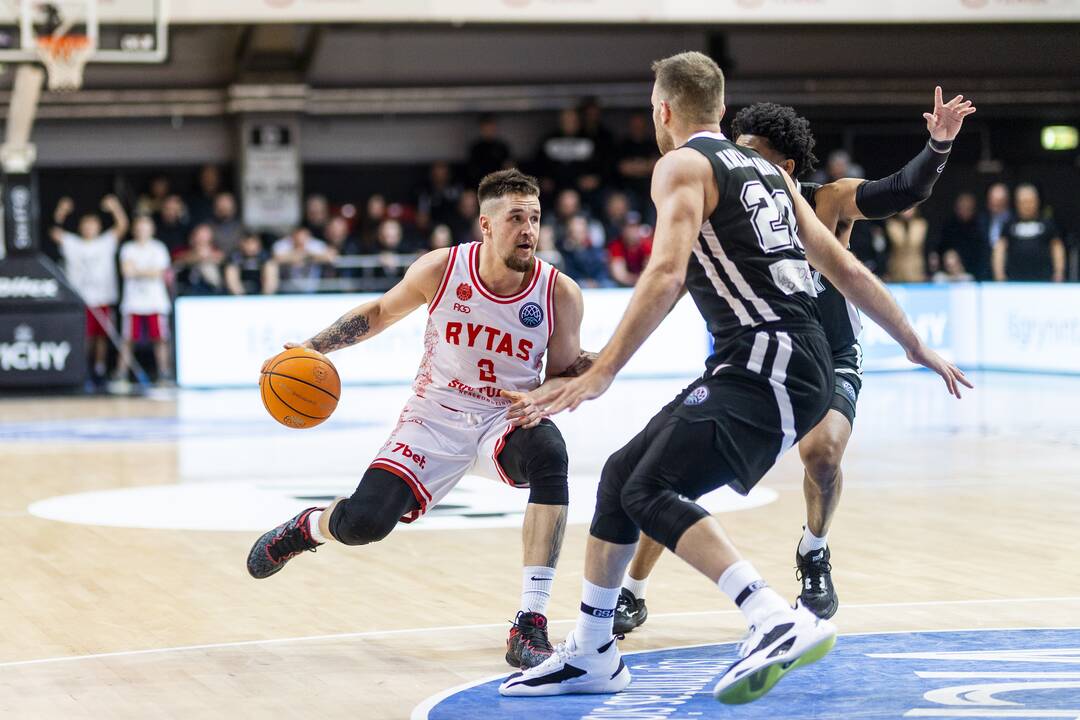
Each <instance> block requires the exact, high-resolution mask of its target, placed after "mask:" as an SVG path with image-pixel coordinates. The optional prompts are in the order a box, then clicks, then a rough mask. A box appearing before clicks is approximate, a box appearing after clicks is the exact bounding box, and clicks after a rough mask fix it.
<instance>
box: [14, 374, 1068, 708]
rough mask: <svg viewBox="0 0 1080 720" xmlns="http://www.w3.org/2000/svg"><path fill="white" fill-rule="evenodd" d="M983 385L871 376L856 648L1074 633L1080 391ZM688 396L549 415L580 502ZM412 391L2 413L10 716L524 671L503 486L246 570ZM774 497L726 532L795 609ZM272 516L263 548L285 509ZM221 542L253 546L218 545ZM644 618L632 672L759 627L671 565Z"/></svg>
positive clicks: (795, 520) (849, 617)
mask: <svg viewBox="0 0 1080 720" xmlns="http://www.w3.org/2000/svg"><path fill="white" fill-rule="evenodd" d="M975 379H976V381H977V382H978V384H979V388H978V389H977V390H976V391H973V392H970V393H969V394H968V395H967V397H965V399H964V400H963V401H961V402H955V401H950V400H949V399H948V397H947V396H946V395H945V392H944V391H943V389H942V388H940V387H939V382H938V381H937V379H936V378H933V377H931V376H929V375H926V374H922V373H912V374H880V375H870V376H868V378H867V381H866V390H865V394H864V399H863V401H862V402H861V404H860V407H859V411H860V417H859V420H858V422H857V426H856V431H855V436H854V438H853V440H852V443H851V447H850V452H849V456H848V459H847V462H846V464H845V469H846V474H847V478H848V483H847V488H846V490H845V497H844V501H843V503H842V506H841V511H840V515H839V518H838V520H837V523H836V527H835V529H834V532H833V534H832V536H831V541H830V544H831V546H832V548H833V561H834V567H835V573H834V577H835V580H836V584H837V588H838V591H839V594H840V599H841V609H840V612H839V614H838V616H837V618H836V622H837V624H838V625H839V627H840V629H841V633H842V634H844V633H861V632H870V631H906V630H952V629H962V628H1021V627H1022V628H1032V627H1036V628H1037V627H1077V626H1080V573H1078V572H1077V570H1078V568H1080V564H1078V562H1077V559H1076V552H1077V547H1078V541H1077V537H1078V536H1077V523H1076V518H1077V516H1078V515H1080V483H1078V480H1077V474H1076V466H1077V457H1078V454H1080V413H1077V412H1076V407H1077V406H1078V405H1080V379H1078V378H1066V377H1037V376H1017V375H990V374H987V375H982V376H976V378H975ZM679 384H680V383H679V381H677V380H673V381H650V382H642V381H638V382H623V383H619V384H616V386H615V387H614V388H613V389H612V391H611V392H610V393H609V395H608V396H606V397H605V398H604V399H602V400H600V401H598V402H596V403H593V404H592V405H591V406H588V407H586V408H583V409H582V410H581V411H579V412H578V413H575V414H573V415H569V416H566V417H565V418H560V419H559V423H560V426H562V427H563V430H564V433H565V434H566V436H567V439H568V443H569V446H570V452H571V455H570V459H571V470H572V473H573V475H574V478H572V481H574V482H579V483H587V482H589V481H591V482H593V483H595V476H596V475H597V474H598V471H599V467H600V466H601V465H602V462H603V459H604V457H606V454H607V453H609V452H611V451H612V450H614V449H616V448H617V447H618V446H619V445H620V444H621V443H622V442H624V441H625V440H626V439H628V438H629V437H630V435H631V434H632V433H633V432H635V431H636V430H637V429H638V428H639V426H640V424H641V423H643V422H644V420H645V419H646V418H647V417H648V415H649V414H650V413H651V412H652V411H653V410H655V409H656V408H657V407H659V405H660V403H661V402H662V401H663V399H664V398H666V397H668V396H670V395H671V394H673V392H674V391H675V390H676V389H677V388H678V386H679ZM406 392H407V389H405V388H378V389H370V388H355V387H354V388H346V390H345V393H344V395H343V398H342V406H341V408H340V409H339V413H340V417H338V416H335V418H333V419H332V420H331V421H330V422H328V423H326V425H325V426H324V427H322V428H317V429H313V430H310V431H288V430H285V429H279V428H277V427H275V426H274V424H273V422H272V421H271V420H270V419H269V418H267V417H265V415H263V414H262V409H261V407H259V405H258V398H257V395H256V392H255V391H254V390H250V391H243V392H234V393H214V394H199V393H181V394H180V396H179V397H178V398H173V399H107V398H87V399H83V398H70V399H16V400H4V401H2V402H0V458H2V465H0V466H2V467H3V473H2V475H0V488H2V491H3V492H2V495H0V515H2V516H3V519H4V527H5V529H6V533H5V536H6V543H5V546H6V550H5V552H4V553H3V556H2V560H0V563H2V565H0V575H2V577H3V578H4V584H3V589H2V591H0V608H2V611H3V615H2V616H3V619H4V622H3V632H2V633H0V716H2V717H4V718H63V719H64V720H74V719H76V718H94V719H95V720H96V719H101V718H108V719H110V720H120V719H122V718H132V719H135V718H138V719H139V720H143V719H145V718H262V717H280V716H289V717H304V718H350V719H356V718H363V719H364V720H376V719H380V718H407V717H409V716H410V713H412V711H413V708H414V707H416V706H417V705H418V704H419V703H421V702H422V701H424V700H425V699H426V698H428V697H430V696H432V695H435V694H437V693H439V692H441V691H443V690H445V689H446V688H449V687H451V686H455V685H459V684H462V683H466V682H470V681H474V680H479V679H482V678H488V677H491V676H494V675H497V674H499V673H503V672H508V671H509V668H508V667H507V666H506V665H505V663H504V661H503V658H502V655H503V642H504V639H505V636H506V632H507V629H508V627H509V624H508V621H509V620H510V618H512V617H513V615H514V612H515V610H516V603H517V597H518V593H519V580H520V570H519V564H520V539H519V533H518V532H517V530H516V529H515V528H514V527H513V523H514V522H515V517H514V515H513V513H512V512H509V511H505V510H504V511H490V512H488V511H482V510H483V503H484V502H487V501H486V500H485V499H484V497H483V493H484V492H486V491H485V490H484V489H483V488H485V487H486V486H482V485H477V486H475V487H476V488H480V490H474V489H473V486H470V492H472V493H473V495H471V496H469V497H471V498H472V499H469V497H467V498H466V502H464V503H463V504H462V506H463V507H464V506H466V505H468V503H469V502H473V503H475V504H476V507H478V508H480V510H478V511H476V512H472V513H468V512H463V513H462V515H461V516H460V517H457V516H453V512H458V511H452V512H451V513H450V515H449V516H448V517H449V519H447V518H444V517H435V516H432V517H431V518H425V519H424V520H421V521H420V522H419V523H416V525H415V527H411V528H408V529H403V530H402V531H400V532H395V533H393V534H392V535H391V536H390V537H389V538H388V539H387V540H386V541H385V542H383V543H381V544H379V545H376V546H369V547H366V548H362V549H350V548H342V547H325V548H320V549H319V551H318V552H317V553H315V554H312V555H308V556H304V557H302V558H299V559H297V560H296V561H294V562H293V563H291V564H290V566H289V567H288V568H287V569H286V570H284V571H283V572H282V573H281V574H280V575H277V576H275V577H273V578H271V579H268V580H265V581H255V580H253V579H251V578H250V577H249V576H248V575H247V573H246V571H245V567H244V559H245V557H246V554H247V551H248V548H249V547H250V545H251V543H252V541H253V540H254V539H255V538H256V537H257V536H258V534H259V531H258V529H257V528H258V527H261V526H260V525H259V523H260V522H263V518H262V517H261V516H259V512H260V508H262V509H265V507H264V504H265V502H268V501H267V500H266V499H267V498H268V497H269V495H266V494H265V493H267V492H270V491H278V490H280V491H281V492H282V493H284V495H287V496H289V497H290V501H291V502H292V503H294V504H297V506H298V507H299V506H302V504H303V503H306V504H313V502H312V501H310V500H309V498H317V497H322V496H328V495H333V494H337V493H340V492H348V490H349V488H350V486H351V485H352V484H354V483H355V481H356V479H357V478H358V477H359V475H360V474H361V472H362V469H363V467H364V466H365V465H366V463H367V460H368V459H369V458H370V456H371V453H372V452H373V451H374V450H375V448H377V446H378V445H379V444H380V443H381V440H382V437H383V436H384V435H385V432H386V431H387V430H388V429H389V427H390V424H391V422H392V421H393V420H394V418H395V417H396V415H397V410H398V405H399V402H400V400H401V399H402V398H403V397H404V393H406ZM335 423H337V425H335ZM304 468H308V470H306V471H305V470H304ZM588 478H591V480H588ZM763 486H764V488H765V489H766V490H771V491H774V492H775V498H774V499H773V498H772V494H771V493H766V496H763V497H762V499H761V502H762V503H763V504H760V505H758V506H756V507H750V508H747V509H741V510H738V511H734V512H726V513H724V514H723V516H722V518H721V519H722V521H723V523H724V525H725V527H726V528H727V529H728V531H729V532H730V533H731V535H732V537H733V538H734V539H735V541H736V543H737V544H738V545H739V547H740V548H741V549H742V550H743V551H744V552H745V554H746V555H747V556H748V557H749V558H750V559H752V560H753V562H754V563H755V564H756V566H757V567H758V568H759V569H760V570H761V571H762V572H763V574H764V575H765V577H766V578H768V579H769V580H770V582H771V584H773V585H774V586H775V587H777V588H778V589H780V590H781V591H782V592H783V593H785V594H787V595H790V596H794V595H795V593H796V592H797V586H796V582H795V579H794V570H793V564H794V562H793V553H794V548H795V543H796V541H797V539H798V537H799V532H800V526H801V521H802V498H801V470H800V467H799V464H798V458H797V455H796V454H795V453H790V454H789V455H788V456H787V457H786V458H785V459H784V461H783V462H782V463H781V464H780V465H779V466H778V467H777V468H775V469H774V470H773V472H772V473H771V474H770V475H769V476H768V477H767V478H766V480H765V481H764V483H763ZM251 487H255V488H257V489H258V490H259V492H252V493H248V492H247V490H245V488H248V489H250V488H251ZM260 492H261V493H263V494H260ZM490 492H491V493H496V494H501V495H499V498H500V500H499V501H500V502H501V501H502V500H501V498H503V497H504V495H505V494H507V493H509V495H505V496H506V497H507V498H509V499H508V500H507V502H510V503H520V502H523V498H520V497H519V496H518V495H515V494H514V491H512V490H510V489H508V488H499V487H492V488H491V489H490ZM185 493H186V494H185ZM72 495H74V497H67V498H65V497H63V496H72ZM580 495H581V493H578V494H577V495H575V502H576V501H578V500H579V499H580V497H579V496H580ZM185 497H190V498H192V501H191V504H190V507H189V506H188V505H185V504H184V503H185V502H187V501H186V500H184V498H185ZM463 497H464V496H463ZM585 497H587V494H586V495H585ZM57 498H60V500H57ZM770 500H771V501H770ZM582 502H585V503H586V504H587V501H582ZM35 503H37V504H35ZM579 504H580V503H579ZM127 505H130V508H129V509H128V510H124V509H123V507H121V506H124V507H127ZM582 512H583V513H584V515H582V514H581V513H582ZM125 513H126V514H125ZM500 513H501V515H502V517H503V520H505V522H502V526H499V523H497V522H495V521H493V520H492V518H493V517H496V516H499V515H500ZM587 514H588V508H585V509H584V510H581V509H579V510H578V513H577V515H576V516H575V517H578V518H581V517H587ZM174 515H175V516H176V518H177V519H176V522H171V520H170V518H172V517H173V516H174ZM271 515H273V516H274V517H276V520H274V521H273V522H271V523H269V524H266V525H265V527H267V528H268V527H270V526H272V525H273V524H274V523H276V522H279V521H281V520H284V519H286V518H287V517H288V511H287V510H285V514H281V512H277V513H276V514H275V513H273V512H271ZM50 518H61V519H50ZM117 518H119V519H117ZM162 518H164V520H162ZM231 518H235V519H236V523H235V526H236V527H238V528H241V529H238V530H228V529H226V528H227V527H228V526H229V523H230V520H231ZM144 519H145V522H144V521H143V520H144ZM428 520H431V521H432V522H431V524H432V527H433V528H436V529H431V528H429V529H424V527H423V525H424V523H425V522H427V521H428ZM140 525H141V526H140ZM194 527H201V528H202V529H192V528H194ZM586 532H587V526H586V525H584V524H581V523H580V522H579V523H577V524H572V525H571V526H570V528H569V530H568V533H567V540H566V545H565V549H564V552H563V557H562V560H561V563H560V575H559V577H558V578H557V580H556V587H555V593H554V596H553V601H552V606H551V609H550V612H549V616H550V617H551V619H552V621H553V632H552V636H553V640H555V639H557V638H561V636H562V635H563V634H565V632H566V631H568V630H569V629H570V627H571V621H572V619H573V618H574V616H575V615H574V614H575V612H576V608H577V603H578V594H579V587H580V579H581V569H582V562H583V548H584V540H585V537H586ZM648 603H649V608H650V616H649V620H648V622H647V623H646V625H644V626H643V627H642V628H641V629H640V630H638V631H636V632H635V633H634V634H633V635H631V636H629V637H628V638H627V639H626V640H625V641H624V643H623V648H624V649H625V650H644V649H653V648H667V647H674V646H683V645H694V644H701V643H717V642H725V641H731V640H736V639H738V638H739V637H740V636H741V635H742V633H743V630H744V626H743V623H742V618H741V616H740V615H739V614H738V613H737V612H736V611H734V609H733V608H732V607H731V606H730V603H729V602H728V601H727V599H726V598H724V597H723V596H722V595H721V594H720V593H719V592H718V591H717V590H716V589H715V588H713V587H712V586H711V585H710V584H709V583H708V582H707V581H705V580H703V579H702V578H700V577H699V576H697V575H695V574H693V573H692V572H691V571H690V570H689V569H688V568H687V567H685V566H684V565H682V563H681V562H680V561H678V560H677V559H676V558H673V557H667V558H665V559H664V560H663V561H662V562H661V565H660V567H659V569H658V571H657V574H656V575H655V577H654V578H653V580H652V582H651V584H650V587H649V593H648ZM840 642H841V644H842V643H843V642H844V638H843V637H841V640H840ZM828 662H829V659H828V658H826V660H825V661H823V662H822V663H821V666H822V667H824V666H825V665H826V664H827V663H828ZM814 672H816V670H815V669H814V668H809V669H806V670H801V671H799V673H807V674H810V673H814ZM786 682H788V681H786V680H785V683H786ZM783 687H784V683H781V685H780V686H779V688H783ZM779 688H778V690H777V691H774V692H778V691H779ZM1077 692H1078V693H1080V691H1077ZM876 701H877V699H876V698H875V697H874V696H872V695H870V696H868V697H866V703H867V707H868V708H872V707H873V706H874V703H875V702H876ZM551 702H553V703H554V702H557V700H552V701H551ZM1077 704H1078V705H1080V703H1077ZM547 707H551V706H550V705H548V706H547ZM826 707H827V704H826ZM717 708H718V710H717V713H718V715H717V716H720V715H719V713H720V706H717ZM724 712H726V713H729V714H730V716H732V717H735V716H736V715H737V714H731V710H730V709H725V710H724ZM723 716H724V717H727V716H728V715H727V714H725V715H723ZM792 716H793V717H794V716H795V715H792ZM801 716H807V717H808V716H811V715H801ZM813 716H814V717H817V716H821V717H835V715H833V714H830V713H829V712H828V711H827V709H826V710H825V711H822V712H820V713H817V714H813ZM961 716H962V715H956V717H961ZM966 716H967V717H972V716H975V715H966ZM977 716H979V717H984V715H977ZM1006 716H1008V717H1013V716H1011V715H998V717H1006ZM1028 716H1029V717H1035V716H1036V715H1028ZM949 717H953V716H952V715H949ZM985 717H989V715H985ZM1016 717H1019V716H1016ZM1039 717H1051V715H1039ZM1057 717H1062V715H1057Z"/></svg>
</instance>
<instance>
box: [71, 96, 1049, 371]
mask: <svg viewBox="0 0 1080 720" xmlns="http://www.w3.org/2000/svg"><path fill="white" fill-rule="evenodd" d="M625 127H626V131H625V133H624V134H622V135H619V134H616V133H614V132H612V130H611V129H609V128H608V127H607V125H606V124H605V123H604V119H603V115H602V112H601V109H600V107H599V106H598V105H597V104H596V103H595V102H594V101H591V100H587V101H585V102H583V103H582V104H581V106H580V107H578V108H572V109H567V110H564V111H562V112H561V113H559V114H558V117H557V121H556V124H555V127H553V128H552V130H551V132H550V133H548V134H547V135H545V136H544V137H543V139H542V140H541V141H540V143H539V144H538V146H537V147H536V149H535V152H534V153H533V155H532V157H525V158H516V157H514V156H513V154H512V152H511V150H510V145H509V144H508V143H507V142H506V141H505V140H503V139H502V138H501V136H500V133H499V126H498V123H497V121H496V119H495V118H494V117H493V116H483V117H481V118H480V121H479V124H478V133H477V135H478V137H477V139H476V140H475V141H474V142H473V143H472V144H471V145H470V146H469V148H468V149H467V152H466V153H465V154H464V156H465V157H466V158H467V159H466V160H465V162H464V163H462V164H460V165H457V166H455V165H452V164H450V163H448V162H443V161H438V162H434V163H432V164H431V166H430V167H429V168H428V170H427V172H426V178H425V179H424V180H423V182H422V183H421V184H420V186H419V187H418V188H417V189H416V190H415V192H414V193H412V195H411V197H407V198H403V199H401V198H398V199H394V200H390V199H388V198H387V197H385V196H383V195H381V194H378V193H376V194H372V195H370V196H369V197H367V198H364V199H363V201H362V202H357V203H355V204H353V203H341V204H333V203H331V202H330V201H329V200H328V199H327V198H326V197H325V196H323V195H321V194H312V195H309V196H308V197H306V198H305V200H304V202H303V207H302V221H301V222H300V224H299V225H297V226H296V227H295V228H292V229H291V230H289V231H288V232H283V233H277V234H271V235H267V234H260V233H256V232H253V231H252V230H250V229H249V228H246V227H245V225H244V223H243V221H242V219H241V215H240V208H239V203H238V201H237V197H236V195H235V194H234V192H233V190H232V189H231V188H230V187H228V185H227V184H226V183H224V182H223V180H222V175H221V172H220V171H219V169H218V168H216V167H213V166H206V167H204V168H202V170H201V171H200V172H199V174H198V177H197V183H196V187H195V189H194V191H193V192H191V193H188V194H186V195H182V194H180V193H178V192H176V191H175V190H174V188H173V187H172V186H171V184H170V181H169V179H167V178H165V177H157V178H154V179H153V180H152V181H150V182H149V183H148V186H147V188H146V191H145V193H144V194H142V195H140V196H139V197H138V198H137V199H133V200H131V202H130V203H129V205H128V206H129V207H130V209H131V211H132V213H133V215H134V217H135V218H136V219H135V222H134V223H133V225H134V227H133V229H134V233H133V239H132V240H131V241H130V242H128V243H126V244H124V245H123V246H122V243H123V241H124V239H125V236H126V234H127V232H128V229H129V221H128V214H127V212H126V211H125V208H124V205H123V204H122V203H121V201H120V200H119V199H118V198H116V197H115V196H108V197H106V198H105V199H104V200H103V201H102V202H101V208H100V209H101V210H103V211H104V214H105V215H106V216H108V217H107V218H104V219H107V220H109V221H110V222H109V223H108V224H107V225H106V224H103V217H100V216H99V215H98V214H97V213H96V212H88V213H84V214H82V215H77V214H76V212H75V210H76V208H75V206H74V203H73V202H72V201H71V200H70V199H68V198H63V199H62V200H61V201H60V202H59V203H58V205H57V207H56V209H55V212H54V214H53V217H52V220H53V230H52V233H51V234H52V236H53V238H54V239H55V240H56V242H57V245H58V248H59V252H60V255H61V256H62V259H63V260H64V263H65V267H66V271H67V273H68V275H69V277H70V278H71V280H72V282H73V284H74V285H75V287H76V288H77V289H78V290H79V291H80V293H81V294H82V295H83V297H84V298H85V300H86V302H87V304H88V306H90V308H91V311H90V314H89V315H88V323H87V332H88V334H89V335H90V337H91V338H92V342H91V353H92V356H91V366H92V367H93V368H94V371H95V375H96V376H97V377H99V378H100V377H103V376H104V375H105V358H106V351H107V346H106V342H105V334H106V330H107V327H108V326H109V325H110V324H114V323H115V320H114V319H113V316H112V315H111V312H112V308H115V307H117V305H118V303H119V309H120V315H121V318H122V319H121V321H120V323H119V324H118V325H116V327H117V328H118V332H119V333H120V335H122V337H123V338H124V339H125V344H124V347H125V350H124V352H123V353H121V357H120V358H119V362H118V364H117V376H118V377H120V378H121V379H122V376H124V375H126V372H127V368H128V361H129V358H128V355H129V354H130V352H131V346H132V344H133V343H137V342H139V341H141V340H149V341H151V342H152V343H153V344H154V347H155V350H156V357H157V358H158V362H157V363H156V364H157V366H158V368H157V369H158V373H159V375H160V377H162V378H163V379H165V380H166V381H168V379H169V378H170V376H171V370H170V367H169V363H168V362H167V359H168V355H169V353H168V351H167V343H168V329H167V327H168V322H167V321H168V315H169V312H170V305H171V302H170V299H171V298H172V297H175V296H177V295H260V294H274V293H311V292H331V291H349V290H353V291H359V290H376V291H377V290H385V289H386V288H388V287H390V286H392V285H393V284H394V283H395V282H397V281H398V279H400V277H401V276H402V275H403V274H404V272H405V270H406V269H407V268H408V266H409V264H410V263H411V262H412V261H413V260H414V259H415V258H416V257H417V256H418V255H419V254H420V253H423V252H426V251H428V250H432V249H437V248H443V247H448V246H450V245H453V244H459V243H465V242H470V241H473V240H479V239H480V231H479V223H478V217H479V213H480V208H479V203H478V201H477V197H476V191H475V189H474V188H475V187H476V185H477V183H478V181H479V179H480V178H481V177H483V176H484V175H485V174H487V173H489V172H492V171H494V170H498V169H502V168H506V167H511V166H518V167H521V168H523V169H524V170H526V171H527V172H531V173H533V174H535V175H536V176H537V177H538V178H539V179H540V181H541V185H542V189H543V194H542V202H544V204H545V207H544V213H543V223H542V226H541V232H540V237H539V245H538V254H539V255H540V256H541V257H543V258H544V259H546V260H548V261H549V262H551V263H553V264H555V265H557V266H558V267H559V268H560V269H562V270H563V271H564V272H566V273H567V274H568V275H570V276H571V277H573V278H574V279H575V280H577V281H578V282H579V284H581V285H582V286H584V287H615V286H623V287H628V286H632V285H634V283H635V282H636V281H637V279H638V277H639V276H640V274H641V272H642V270H643V269H644V268H645V266H646V264H647V263H648V259H649V254H650V251H651V248H652V224H653V223H654V222H655V210H654V209H653V207H652V204H651V202H650V200H649V182H650V177H651V174H652V169H653V166H654V165H655V163H656V161H657V160H658V159H659V155H658V152H657V150H656V143H655V139H654V137H653V135H652V127H651V121H650V119H649V117H648V116H647V115H646V114H644V113H635V114H632V115H630V116H629V117H628V118H627V122H626V125H625ZM861 174H862V169H861V168H860V167H859V166H858V165H857V164H856V163H855V162H853V161H852V159H851V158H850V156H848V155H847V153H844V152H842V151H837V152H834V153H832V154H831V155H830V156H829V157H828V159H827V161H826V163H825V164H824V165H823V167H822V168H821V169H820V170H819V171H818V173H817V175H816V176H815V177H814V179H815V180H818V181H821V182H829V181H830V180H833V179H836V178H840V177H859V176H861ZM129 246H130V247H129ZM851 249H852V251H853V252H854V253H855V254H856V255H857V256H858V257H859V258H860V259H861V260H862V261H863V262H864V263H865V264H866V265H867V266H868V267H869V268H870V269H871V270H872V271H874V272H875V273H877V274H878V275H880V276H882V277H883V278H884V279H885V280H888V281H891V282H928V281H932V282H959V281H970V280H973V279H974V280H1045V281H1051V280H1052V281H1061V280H1063V279H1064V278H1065V271H1066V269H1065V259H1066V253H1065V246H1064V244H1063V242H1062V234H1061V233H1060V232H1059V231H1058V228H1057V227H1056V225H1055V224H1054V221H1053V218H1052V213H1051V212H1050V210H1049V209H1047V208H1044V207H1043V206H1042V204H1041V201H1040V197H1039V193H1038V190H1037V189H1036V188H1035V187H1034V186H1033V185H1030V184H1022V185H1018V186H1016V187H1015V188H1010V187H1008V186H1007V185H1005V184H1003V183H995V184H993V185H991V186H990V187H989V188H988V189H987V191H986V196H985V201H984V202H983V203H982V206H981V207H980V203H979V201H978V198H977V197H976V196H975V194H973V193H971V192H961V193H960V194H958V195H957V196H956V197H955V199H954V203H953V212H952V215H951V216H950V217H949V218H948V219H947V220H945V221H944V222H943V223H940V224H939V226H937V227H935V226H934V224H932V223H930V222H929V221H928V220H927V219H926V218H924V217H923V216H922V213H921V211H920V208H919V207H915V208H911V209H909V210H908V211H906V212H904V213H901V214H900V215H898V216H896V217H893V218H889V219H887V220H885V221H875V222H871V221H866V222H860V223H856V224H855V226H854V228H853V230H852V234H851ZM121 280H122V281H123V282H122V283H121V282H120V281H121ZM121 285H122V290H123V291H122V292H121ZM121 298H122V299H121ZM132 298H134V299H132Z"/></svg>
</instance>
